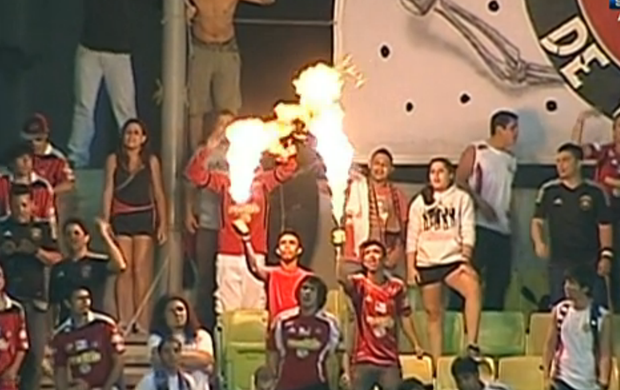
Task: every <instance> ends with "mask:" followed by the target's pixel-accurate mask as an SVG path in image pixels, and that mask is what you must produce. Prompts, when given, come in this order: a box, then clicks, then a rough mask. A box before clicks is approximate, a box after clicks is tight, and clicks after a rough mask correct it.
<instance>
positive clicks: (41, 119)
mask: <svg viewBox="0 0 620 390" xmlns="http://www.w3.org/2000/svg"><path fill="white" fill-rule="evenodd" d="M21 135H22V138H23V139H24V140H26V141H29V142H30V143H31V145H32V149H33V152H34V153H33V162H34V170H35V172H36V173H37V174H39V175H40V176H41V177H43V178H44V179H45V180H47V181H48V182H49V183H50V184H51V185H52V188H53V189H54V194H56V195H59V194H61V193H64V192H68V191H71V190H72V189H73V187H74V184H75V176H74V175H73V170H72V169H71V167H70V166H69V162H68V161H67V158H66V157H65V155H64V154H63V153H62V152H61V151H60V150H58V149H56V148H55V147H54V145H52V143H51V142H50V139H49V135H50V127H49V123H48V121H47V118H45V116H43V115H41V114H34V115H33V116H32V117H30V118H29V119H28V120H27V121H26V123H24V127H23V129H22V134H21Z"/></svg>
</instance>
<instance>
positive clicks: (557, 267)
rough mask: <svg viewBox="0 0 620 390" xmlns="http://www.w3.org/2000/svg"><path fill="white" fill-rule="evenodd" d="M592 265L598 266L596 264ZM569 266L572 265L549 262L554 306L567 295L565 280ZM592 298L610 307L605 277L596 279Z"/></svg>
mask: <svg viewBox="0 0 620 390" xmlns="http://www.w3.org/2000/svg"><path fill="white" fill-rule="evenodd" d="M592 266H593V267H596V264H593V265H592ZM568 268H570V265H565V264H558V263H549V267H548V272H549V301H550V303H551V306H552V307H553V306H554V305H555V304H557V303H558V302H560V301H561V300H563V299H564V297H565V296H564V280H565V279H566V270H567V269H568ZM592 299H593V300H594V301H595V302H596V303H598V304H599V305H601V306H604V307H609V302H608V299H607V285H606V284H605V279H603V278H601V277H598V278H597V279H596V282H595V283H594V287H593V289H592Z"/></svg>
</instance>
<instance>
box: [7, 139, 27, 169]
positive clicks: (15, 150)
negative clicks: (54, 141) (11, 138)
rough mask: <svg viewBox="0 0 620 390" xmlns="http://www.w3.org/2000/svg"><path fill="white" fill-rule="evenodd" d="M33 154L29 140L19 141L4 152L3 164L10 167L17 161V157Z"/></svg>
mask: <svg viewBox="0 0 620 390" xmlns="http://www.w3.org/2000/svg"><path fill="white" fill-rule="evenodd" d="M33 155H34V149H33V146H32V144H31V143H30V142H20V143H18V144H16V145H13V146H12V147H11V148H9V150H8V151H7V152H6V156H5V164H6V165H7V166H8V167H9V168H12V167H13V165H15V161H17V159H18V158H21V157H24V156H30V157H32V156H33Z"/></svg>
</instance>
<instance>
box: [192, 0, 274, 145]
mask: <svg viewBox="0 0 620 390" xmlns="http://www.w3.org/2000/svg"><path fill="white" fill-rule="evenodd" d="M185 1H186V7H187V16H188V18H189V20H190V22H191V24H192V53H191V58H190V62H189V75H188V77H189V113H190V118H189V144H190V147H191V149H192V151H193V150H195V149H196V148H197V147H198V144H199V143H200V141H201V139H202V138H203V118H204V116H205V114H207V113H209V112H211V111H221V110H229V111H231V112H233V113H237V112H238V111H239V109H240V108H241V83H240V79H241V77H240V73H241V59H240V57H239V48H238V47H237V41H236V39H235V27H234V24H233V18H234V16H235V10H236V8H237V4H238V3H239V1H245V2H247V3H252V4H258V5H267V4H273V3H274V2H275V0H185Z"/></svg>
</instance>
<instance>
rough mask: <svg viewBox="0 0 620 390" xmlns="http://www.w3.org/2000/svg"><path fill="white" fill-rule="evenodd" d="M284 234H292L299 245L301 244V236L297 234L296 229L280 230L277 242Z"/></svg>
mask: <svg viewBox="0 0 620 390" xmlns="http://www.w3.org/2000/svg"><path fill="white" fill-rule="evenodd" d="M284 236H293V237H295V238H296V239H297V242H298V243H299V246H302V244H301V237H300V236H299V234H298V233H297V232H296V231H294V230H292V229H285V230H282V231H281V232H280V234H278V242H280V239H282V237H284Z"/></svg>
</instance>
